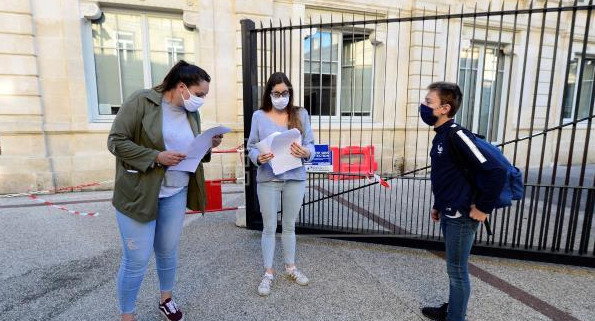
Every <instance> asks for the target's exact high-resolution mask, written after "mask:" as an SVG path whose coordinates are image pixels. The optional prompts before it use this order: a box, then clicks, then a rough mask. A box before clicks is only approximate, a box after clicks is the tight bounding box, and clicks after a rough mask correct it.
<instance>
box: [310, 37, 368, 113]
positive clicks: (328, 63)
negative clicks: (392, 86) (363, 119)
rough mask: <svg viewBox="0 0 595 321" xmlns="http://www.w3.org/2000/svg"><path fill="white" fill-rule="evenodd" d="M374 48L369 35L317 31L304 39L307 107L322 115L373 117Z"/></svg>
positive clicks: (311, 111) (312, 111)
mask: <svg viewBox="0 0 595 321" xmlns="http://www.w3.org/2000/svg"><path fill="white" fill-rule="evenodd" d="M373 61H374V48H373V46H372V44H371V42H370V40H369V35H368V34H367V33H364V32H361V33H352V32H350V33H341V32H335V31H333V32H331V31H324V30H323V31H317V32H316V33H314V34H313V35H311V36H308V37H306V38H305V40H304V107H305V108H306V109H307V110H308V111H309V112H310V114H311V115H318V116H371V110H372V84H373Z"/></svg>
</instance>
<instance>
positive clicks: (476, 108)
mask: <svg viewBox="0 0 595 321" xmlns="http://www.w3.org/2000/svg"><path fill="white" fill-rule="evenodd" d="M505 46H506V44H505V43H500V46H498V44H497V43H492V42H483V41H471V42H470V44H469V47H468V49H469V50H472V49H473V48H478V49H479V51H478V53H479V57H478V59H477V71H476V79H475V86H474V87H475V88H474V89H473V91H474V96H473V119H472V120H471V126H470V128H468V129H469V130H470V131H472V132H474V133H476V132H478V130H479V123H480V121H481V119H480V111H481V105H480V101H481V98H480V97H481V95H482V94H483V90H482V89H483V83H482V79H484V78H483V74H484V73H485V70H484V68H483V66H484V61H485V56H486V51H487V49H493V50H495V51H497V52H499V55H501V57H502V69H501V70H500V66H498V65H496V74H497V76H496V79H498V75H500V74H501V78H500V84H499V86H500V93H499V95H500V98H499V102H496V100H494V103H495V104H496V103H497V105H498V108H499V109H500V110H499V113H498V122H497V125H500V124H503V123H504V122H505V121H506V120H505V119H504V116H505V115H504V114H505V110H506V97H507V93H506V90H507V89H508V74H509V72H510V70H509V68H507V66H509V64H510V55H507V54H506V53H505V52H504V50H503V49H504V47H505ZM461 49H462V50H463V49H465V48H461ZM472 57H473V53H472ZM461 68H462V67H461V66H460V58H459V67H458V70H459V74H461ZM466 69H468V70H469V71H467V72H472V71H473V66H472V65H471V66H470V68H466ZM457 81H458V79H457ZM465 85H466V81H465ZM494 90H497V88H495V89H494ZM461 91H462V93H463V95H465V92H466V89H465V87H463V88H461ZM494 94H495V95H498V93H496V92H494ZM508 94H509V93H508ZM490 97H491V95H490ZM462 111H463V106H459V112H458V113H457V115H456V116H457V117H456V121H457V122H458V123H462V121H460V119H461V118H460V117H463V115H462ZM488 120H489V118H488ZM493 121H494V120H493V119H492V120H491V122H488V128H487V130H486V133H487V134H488V135H489V133H490V132H491V131H493V130H494V129H493V126H492V122H493ZM465 126H468V125H467V124H465ZM497 127H498V128H499V129H498V130H497V135H496V136H497V137H495V138H492V139H490V140H489V141H490V142H491V143H502V140H503V137H504V131H503V128H502V127H501V126H497ZM487 139H488V137H487V136H486V140H487Z"/></svg>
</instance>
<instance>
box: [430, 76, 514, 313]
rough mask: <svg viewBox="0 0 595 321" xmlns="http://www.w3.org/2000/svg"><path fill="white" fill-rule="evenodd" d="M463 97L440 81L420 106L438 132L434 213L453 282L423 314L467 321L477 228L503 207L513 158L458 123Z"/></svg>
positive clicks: (434, 152) (433, 163)
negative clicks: (445, 294) (444, 297)
mask: <svg viewBox="0 0 595 321" xmlns="http://www.w3.org/2000/svg"><path fill="white" fill-rule="evenodd" d="M462 96H463V95H462V93H461V89H460V88H459V86H458V85H457V84H454V83H448V82H436V83H433V84H431V85H430V86H429V87H428V93H427V95H426V97H425V101H423V102H422V104H421V105H420V107H419V113H420V117H421V119H422V120H423V122H424V123H426V124H428V125H430V126H433V127H434V131H435V132H436V135H435V137H434V139H433V140H432V149H431V151H430V158H431V168H432V170H431V174H430V178H431V181H432V193H433V194H434V204H433V206H432V210H431V217H432V220H434V221H435V222H441V224H440V227H441V230H442V234H443V235H444V242H445V248H446V266H447V273H448V277H449V281H450V285H449V298H448V302H447V303H444V304H442V305H441V306H439V307H424V308H422V314H423V315H425V316H426V317H428V318H430V319H432V320H448V321H463V320H465V315H466V312H467V304H468V302H469V296H470V293H471V284H470V281H469V271H468V261H469V255H470V253H471V247H472V245H473V240H474V238H475V232H476V231H477V227H478V225H479V223H480V222H484V221H486V220H487V218H488V215H489V214H490V213H491V212H492V210H493V209H494V208H497V207H500V206H501V202H500V195H501V194H503V190H504V189H505V188H504V187H505V186H506V185H509V184H507V180H508V178H509V176H510V175H509V166H508V165H509V163H508V164H506V163H507V161H506V158H504V156H503V155H502V153H501V152H500V151H499V150H498V149H497V148H495V147H494V148H491V147H490V146H487V145H486V144H488V145H491V144H490V143H488V142H485V141H484V140H482V139H480V138H478V137H476V136H475V135H473V134H472V133H471V132H469V131H468V130H467V129H465V128H463V127H461V126H460V125H458V124H456V123H455V122H454V119H453V118H454V116H455V114H456V113H457V111H458V109H459V106H460V105H461V101H462ZM484 143H485V144H484ZM513 168H514V167H513ZM519 173H520V172H519ZM504 194H505V193H504Z"/></svg>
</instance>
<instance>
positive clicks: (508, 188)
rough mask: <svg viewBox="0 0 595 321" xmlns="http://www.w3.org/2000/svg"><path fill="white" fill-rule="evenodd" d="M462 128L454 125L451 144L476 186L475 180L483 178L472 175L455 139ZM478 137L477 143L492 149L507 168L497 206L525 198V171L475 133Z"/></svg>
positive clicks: (509, 204)
mask: <svg viewBox="0 0 595 321" xmlns="http://www.w3.org/2000/svg"><path fill="white" fill-rule="evenodd" d="M460 129H462V127H460V126H456V127H453V129H451V130H450V132H449V139H450V144H451V146H452V150H453V151H454V153H453V154H454V156H455V158H456V159H457V160H458V163H459V164H461V166H462V167H463V172H464V173H465V177H466V178H467V180H468V181H469V182H470V183H471V186H473V187H474V186H475V181H477V180H479V179H481V177H479V176H475V177H472V176H473V175H472V173H470V171H469V170H468V169H466V167H465V166H464V164H465V160H464V158H463V157H464V156H463V155H462V154H461V153H460V151H459V150H458V149H457V147H456V146H457V144H456V143H455V141H454V135H455V134H456V132H457V131H458V130H460ZM473 135H474V136H475V137H476V139H475V143H476V144H477V145H479V146H480V148H482V149H487V150H489V151H490V154H491V155H492V156H494V157H495V159H496V160H497V161H499V162H500V163H501V164H503V165H504V166H505V167H506V168H507V171H506V183H504V187H503V188H502V191H501V192H500V197H499V198H498V201H497V202H496V204H495V208H503V207H508V206H511V205H512V201H513V200H515V201H517V200H520V199H522V198H523V195H524V194H525V186H524V184H523V173H522V172H521V170H519V169H518V168H517V167H515V166H513V165H512V164H511V163H510V162H509V161H508V159H506V157H505V156H504V154H502V152H501V151H500V149H499V148H498V147H496V146H494V145H492V144H491V143H490V142H488V141H486V140H485V137H484V136H482V135H478V134H473Z"/></svg>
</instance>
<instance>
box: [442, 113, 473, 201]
mask: <svg viewBox="0 0 595 321" xmlns="http://www.w3.org/2000/svg"><path fill="white" fill-rule="evenodd" d="M459 130H464V128H463V127H461V126H459V125H457V124H453V125H451V127H450V129H449V131H448V141H449V142H450V150H451V151H452V155H453V157H454V159H455V162H456V163H457V165H458V166H459V168H460V169H461V171H462V172H463V176H465V179H466V180H467V182H469V184H470V185H471V188H472V189H473V195H472V196H471V199H473V200H474V199H475V198H476V197H477V189H476V188H475V180H474V179H473V175H472V174H471V171H470V170H469V169H468V167H467V166H465V165H466V164H468V162H467V159H466V158H465V156H464V155H463V154H462V153H461V151H460V150H459V148H458V144H457V142H456V137H455V136H456V135H457V132H458V131H459Z"/></svg>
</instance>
